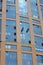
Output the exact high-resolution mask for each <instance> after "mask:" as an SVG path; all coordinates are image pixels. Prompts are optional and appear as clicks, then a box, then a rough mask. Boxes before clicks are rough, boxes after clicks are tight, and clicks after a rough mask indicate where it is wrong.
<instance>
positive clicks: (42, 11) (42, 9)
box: [41, 6, 43, 19]
mask: <svg viewBox="0 0 43 65" xmlns="http://www.w3.org/2000/svg"><path fill="white" fill-rule="evenodd" d="M41 13H42V19H43V6H41Z"/></svg>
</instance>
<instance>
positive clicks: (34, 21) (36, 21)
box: [32, 20, 40, 24]
mask: <svg viewBox="0 0 43 65" xmlns="http://www.w3.org/2000/svg"><path fill="white" fill-rule="evenodd" d="M32 22H33V23H36V24H39V23H40V21H38V20H32Z"/></svg>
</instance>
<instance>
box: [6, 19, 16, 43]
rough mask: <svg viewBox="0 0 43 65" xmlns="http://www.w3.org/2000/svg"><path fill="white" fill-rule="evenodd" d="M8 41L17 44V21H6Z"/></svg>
mask: <svg viewBox="0 0 43 65" xmlns="http://www.w3.org/2000/svg"><path fill="white" fill-rule="evenodd" d="M6 41H7V42H14V41H15V42H16V21H11V20H7V21H6Z"/></svg>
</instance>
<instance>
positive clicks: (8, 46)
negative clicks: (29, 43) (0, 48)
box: [5, 44, 17, 49]
mask: <svg viewBox="0 0 43 65" xmlns="http://www.w3.org/2000/svg"><path fill="white" fill-rule="evenodd" d="M5 47H6V48H8V49H16V48H17V47H16V46H15V45H9V44H6V45H5Z"/></svg>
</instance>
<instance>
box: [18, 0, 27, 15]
mask: <svg viewBox="0 0 43 65" xmlns="http://www.w3.org/2000/svg"><path fill="white" fill-rule="evenodd" d="M19 14H22V15H27V14H28V11H27V0H19Z"/></svg>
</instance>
